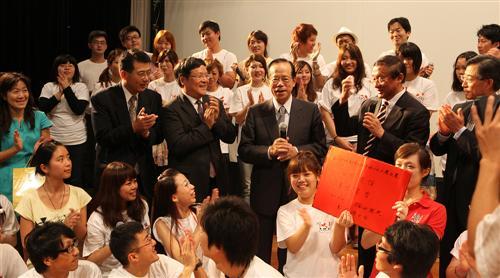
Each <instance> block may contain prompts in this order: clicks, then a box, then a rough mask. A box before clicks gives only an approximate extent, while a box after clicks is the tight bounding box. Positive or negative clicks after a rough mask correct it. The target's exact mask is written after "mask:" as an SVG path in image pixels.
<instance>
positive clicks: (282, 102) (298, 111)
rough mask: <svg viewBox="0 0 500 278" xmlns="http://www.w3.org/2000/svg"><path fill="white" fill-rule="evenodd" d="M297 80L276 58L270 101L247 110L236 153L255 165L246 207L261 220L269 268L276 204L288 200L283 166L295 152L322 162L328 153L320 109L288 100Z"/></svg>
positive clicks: (262, 252) (261, 244)
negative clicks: (248, 206)
mask: <svg viewBox="0 0 500 278" xmlns="http://www.w3.org/2000/svg"><path fill="white" fill-rule="evenodd" d="M295 76H296V74H295V69H294V67H293V64H292V63H291V62H290V61H288V60H286V59H283V58H279V59H275V60H274V61H272V62H271V64H270V66H269V80H270V84H271V92H272V94H273V98H272V99H270V100H267V101H264V102H263V103H260V104H257V105H254V106H251V107H250V108H249V110H248V114H247V117H246V119H245V123H244V125H243V129H242V132H241V141H240V145H239V148H238V153H239V156H240V158H241V160H243V161H244V162H246V163H251V164H253V169H252V176H251V177H252V178H251V184H252V189H251V191H250V205H251V206H252V209H253V210H254V211H255V213H256V214H257V217H258V219H259V230H258V233H259V248H258V252H257V254H258V256H259V257H260V258H261V259H262V260H263V261H265V262H268V263H269V262H270V259H271V249H272V240H273V232H274V229H275V225H276V213H277V212H278V208H279V206H280V205H282V204H285V203H288V201H290V197H289V195H288V188H289V185H288V183H287V181H286V176H285V173H284V171H283V168H282V167H283V166H286V165H288V162H289V160H290V159H291V158H293V157H295V156H296V155H297V154H298V152H299V151H305V150H309V151H311V152H313V154H314V155H316V157H318V160H320V161H322V159H323V158H324V156H325V154H326V142H325V131H324V128H323V124H322V122H321V116H320V113H319V109H318V106H317V105H316V104H314V103H310V102H306V101H303V100H300V99H297V98H293V97H292V90H293V88H294V86H295ZM280 134H281V135H280ZM280 136H281V137H280ZM270 181H272V182H270Z"/></svg>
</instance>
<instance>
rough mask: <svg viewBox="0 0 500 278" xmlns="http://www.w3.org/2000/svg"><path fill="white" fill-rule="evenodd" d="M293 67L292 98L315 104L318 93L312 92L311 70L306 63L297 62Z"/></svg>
mask: <svg viewBox="0 0 500 278" xmlns="http://www.w3.org/2000/svg"><path fill="white" fill-rule="evenodd" d="M293 66H294V67H295V72H296V75H295V89H294V90H293V91H292V96H294V97H296V98H298V99H301V100H303V101H309V102H314V103H315V102H317V99H318V93H317V92H316V91H315V90H314V85H313V82H312V68H311V65H309V64H308V63H307V62H306V61H297V62H295V63H294V64H293Z"/></svg>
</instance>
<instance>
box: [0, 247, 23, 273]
mask: <svg viewBox="0 0 500 278" xmlns="http://www.w3.org/2000/svg"><path fill="white" fill-rule="evenodd" d="M26 271H28V267H27V266H26V264H25V263H24V261H23V258H21V255H19V252H17V250H16V249H14V247H12V245H10V244H5V243H0V276H2V277H19V276H21V275H22V274H23V273H25V272H26Z"/></svg>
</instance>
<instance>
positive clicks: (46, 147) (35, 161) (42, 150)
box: [29, 141, 64, 176]
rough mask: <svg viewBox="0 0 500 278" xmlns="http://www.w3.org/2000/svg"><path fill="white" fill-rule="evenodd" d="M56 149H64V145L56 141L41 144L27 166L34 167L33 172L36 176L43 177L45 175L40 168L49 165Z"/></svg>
mask: <svg viewBox="0 0 500 278" xmlns="http://www.w3.org/2000/svg"><path fill="white" fill-rule="evenodd" d="M58 147H64V145H63V144H62V143H59V142H57V141H48V142H45V143H43V144H41V145H40V146H38V149H37V150H36V152H35V153H34V154H33V157H32V158H31V161H30V163H29V166H30V167H35V172H36V173H37V174H39V175H42V176H45V173H44V172H43V171H42V167H41V166H42V165H46V166H48V165H49V162H50V159H51V158H52V155H54V152H55V151H56V149H57V148H58Z"/></svg>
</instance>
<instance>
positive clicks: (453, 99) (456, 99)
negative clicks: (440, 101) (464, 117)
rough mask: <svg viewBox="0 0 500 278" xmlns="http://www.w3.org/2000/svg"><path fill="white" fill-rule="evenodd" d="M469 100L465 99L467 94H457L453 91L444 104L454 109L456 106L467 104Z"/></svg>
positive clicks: (462, 92) (461, 92)
mask: <svg viewBox="0 0 500 278" xmlns="http://www.w3.org/2000/svg"><path fill="white" fill-rule="evenodd" d="M466 101H467V99H465V93H464V91H460V92H456V91H451V92H449V93H448V94H447V95H446V98H445V100H444V103H446V104H448V105H450V106H451V108H453V106H455V105H456V104H459V103H462V102H466Z"/></svg>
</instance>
